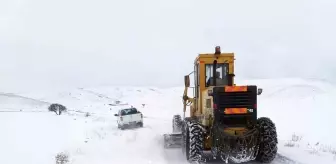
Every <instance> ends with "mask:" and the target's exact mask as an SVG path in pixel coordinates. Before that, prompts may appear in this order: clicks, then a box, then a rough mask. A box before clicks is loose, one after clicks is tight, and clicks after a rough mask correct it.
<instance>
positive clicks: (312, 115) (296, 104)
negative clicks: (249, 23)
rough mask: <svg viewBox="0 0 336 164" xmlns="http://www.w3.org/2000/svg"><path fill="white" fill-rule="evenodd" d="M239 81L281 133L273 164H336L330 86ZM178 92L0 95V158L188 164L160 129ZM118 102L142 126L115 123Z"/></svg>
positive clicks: (14, 162) (12, 161)
mask: <svg viewBox="0 0 336 164" xmlns="http://www.w3.org/2000/svg"><path fill="white" fill-rule="evenodd" d="M238 84H256V85H258V86H259V87H261V88H263V89H264V91H263V94H262V95H261V96H259V97H258V111H259V117H261V116H268V117H270V118H272V120H273V121H274V122H275V124H276V126H277V130H278V136H279V139H280V143H279V151H278V152H279V156H278V157H277V158H276V160H275V161H274V162H273V163H274V164H279V163H289V162H291V163H293V162H296V163H303V164H320V163H321V164H329V163H336V149H335V148H336V139H334V138H333V137H334V136H335V134H334V133H333V130H332V125H333V124H335V123H336V120H334V118H333V116H334V115H335V114H336V111H335V109H333V107H334V106H335V105H336V101H333V100H334V99H335V98H336V87H335V85H334V84H331V83H328V82H326V81H321V80H314V79H265V80H249V81H243V80H241V81H238ZM182 93H183V88H182V87H177V88H155V87H109V86H101V87H92V88H73V89H71V90H68V89H67V90H50V91H34V92H27V93H13V94H7V93H0V102H1V104H0V111H1V112H0V121H1V122H0V123H1V125H2V126H1V129H0V130H1V132H2V135H0V145H1V147H0V152H1V153H2V155H3V156H2V157H1V158H0V163H3V164H23V163H24V164H54V163H55V156H56V155H57V154H58V153H60V152H64V153H67V154H68V155H69V159H70V162H69V163H71V164H111V163H125V164H126V163H127V164H128V163H137V164H186V163H187V162H186V161H185V160H184V158H183V156H182V155H181V151H180V150H174V149H173V150H164V149H163V145H162V140H163V137H162V135H163V134H164V133H170V132H171V118H172V115H173V114H177V113H178V114H182V100H181V96H182ZM190 93H192V91H190ZM116 101H120V103H119V106H118V105H117V104H116ZM55 102H56V103H62V104H63V105H65V106H67V107H68V110H69V111H68V112H67V113H64V114H63V115H61V116H57V115H56V114H55V113H51V112H47V108H48V105H49V104H50V103H55ZM123 104H124V105H133V106H135V107H137V108H138V109H139V110H140V111H142V112H143V114H144V116H145V118H144V127H143V128H141V129H134V130H124V131H121V130H118V129H117V126H116V118H115V117H114V116H113V114H114V113H115V112H116V110H117V109H118V108H120V107H123ZM143 105H144V107H143ZM87 113H89V116H86V114H87Z"/></svg>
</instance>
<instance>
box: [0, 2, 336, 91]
mask: <svg viewBox="0 0 336 164" xmlns="http://www.w3.org/2000/svg"><path fill="white" fill-rule="evenodd" d="M335 7H336V1H335V0H295V1H292V0H273V1H269V0H263V1H261V0H253V1H225V0H218V1H214V0H207V1H204V0H122V1H121V0H119V1H117V0H90V1H89V0H57V1H47V0H1V1H0V89H2V90H4V89H6V90H8V88H14V89H17V88H22V87H32V86H35V87H36V86H38V87H39V86H50V85H63V86H65V85H67V86H86V85H91V86H92V85H101V84H111V85H156V86H183V75H185V74H187V73H189V72H191V71H192V70H193V61H194V58H195V57H196V55H197V53H200V52H213V51H214V47H215V46H216V45H220V46H221V47H222V51H227V52H235V53H236V59H237V60H236V63H237V65H236V66H237V67H236V76H237V77H242V78H273V77H314V78H317V77H321V78H328V79H330V80H335V79H336V78H335V77H334V74H335V73H336V65H335V64H334V63H335V61H336V60H335V58H336V56H335V53H336V46H335V44H336V42H335V38H336V32H335V29H336V21H335V20H336V19H335V17H336V10H334V9H335ZM334 78H335V79H334Z"/></svg>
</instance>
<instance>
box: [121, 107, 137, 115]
mask: <svg viewBox="0 0 336 164" xmlns="http://www.w3.org/2000/svg"><path fill="white" fill-rule="evenodd" d="M136 113H138V110H137V109H136V108H128V109H123V110H122V111H121V115H122V116H124V115H129V114H136Z"/></svg>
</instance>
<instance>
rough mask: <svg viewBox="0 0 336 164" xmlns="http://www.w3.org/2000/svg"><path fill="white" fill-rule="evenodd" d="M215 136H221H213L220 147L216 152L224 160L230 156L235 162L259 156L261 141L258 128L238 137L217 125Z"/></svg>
mask: <svg viewBox="0 0 336 164" xmlns="http://www.w3.org/2000/svg"><path fill="white" fill-rule="evenodd" d="M213 136H219V138H214V137H213V139H214V142H215V145H216V146H217V148H218V150H217V152H215V153H216V154H217V155H220V156H221V158H222V160H224V161H227V160H228V159H229V158H230V159H231V160H233V161H234V162H235V163H241V162H247V161H249V160H254V159H255V158H256V156H257V152H258V146H257V145H258V143H259V139H258V138H259V135H258V130H257V128H254V130H253V131H251V132H249V133H248V134H245V135H244V136H239V137H237V136H231V135H228V134H226V133H224V131H223V129H221V128H219V127H218V126H216V127H214V134H213ZM223 156H224V157H223Z"/></svg>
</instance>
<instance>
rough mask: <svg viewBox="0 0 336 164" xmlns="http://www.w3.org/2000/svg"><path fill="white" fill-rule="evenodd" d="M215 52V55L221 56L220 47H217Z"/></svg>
mask: <svg viewBox="0 0 336 164" xmlns="http://www.w3.org/2000/svg"><path fill="white" fill-rule="evenodd" d="M215 50H216V51H215V54H221V49H220V47H219V46H216V48H215Z"/></svg>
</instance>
